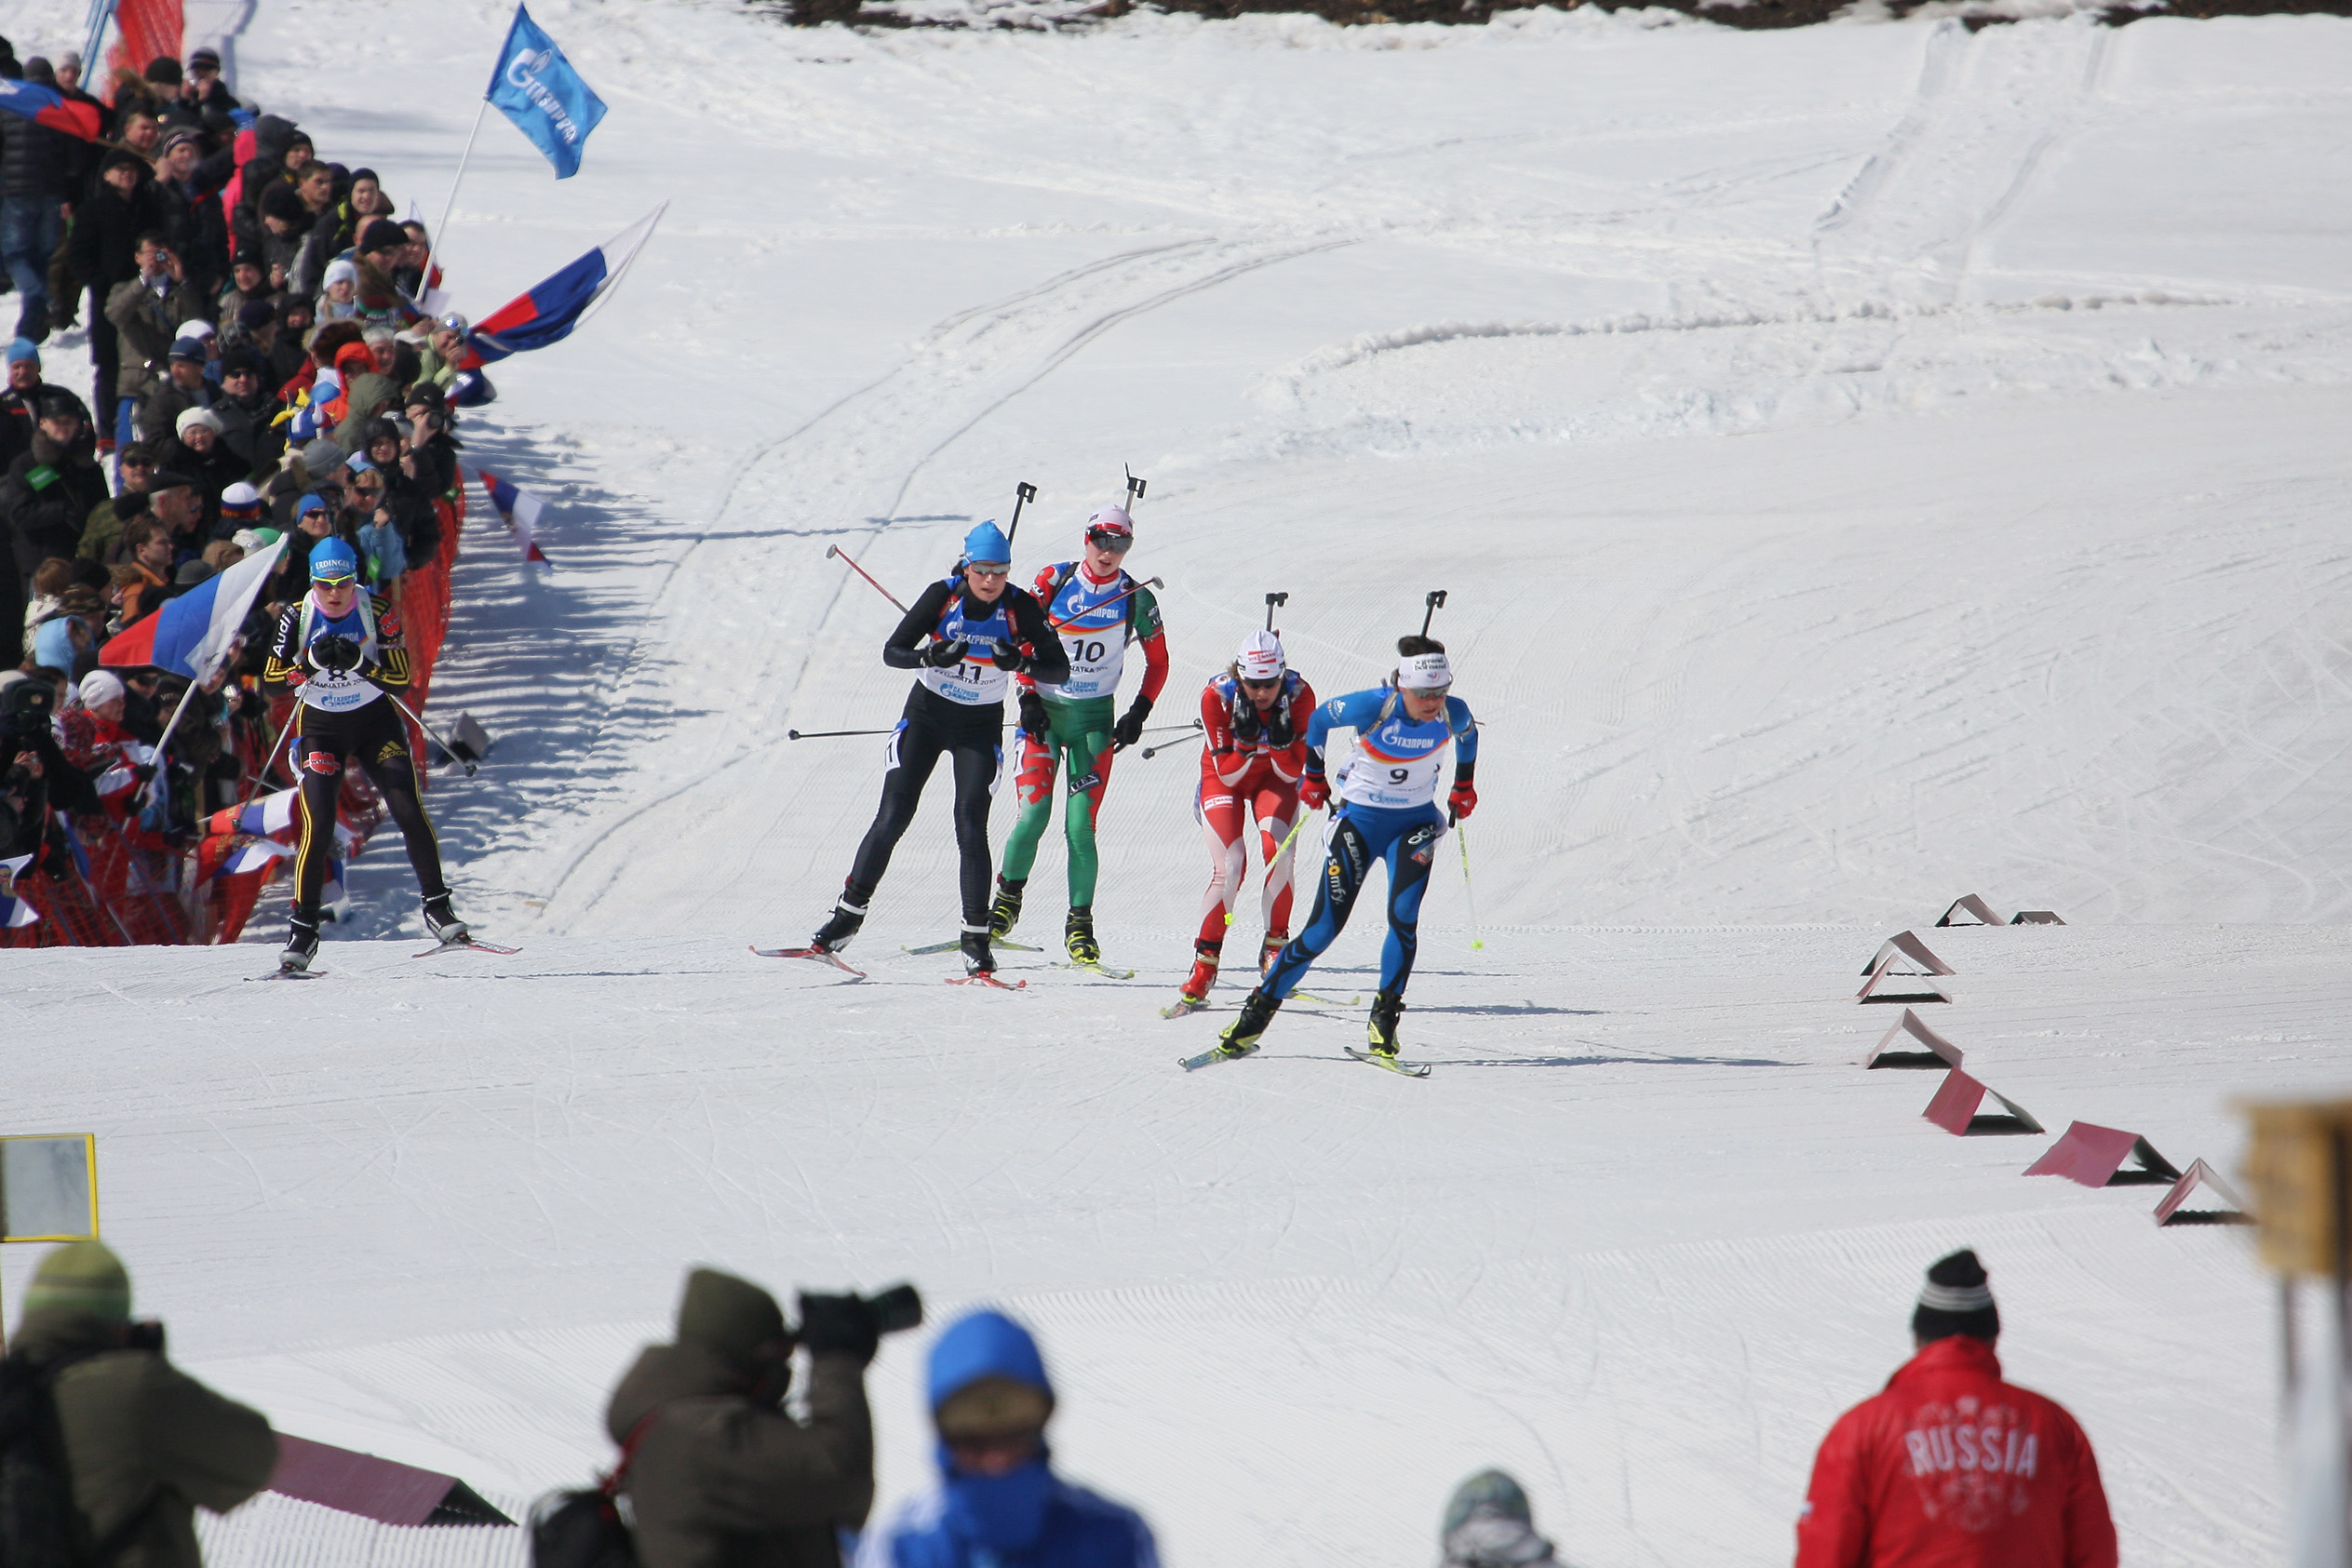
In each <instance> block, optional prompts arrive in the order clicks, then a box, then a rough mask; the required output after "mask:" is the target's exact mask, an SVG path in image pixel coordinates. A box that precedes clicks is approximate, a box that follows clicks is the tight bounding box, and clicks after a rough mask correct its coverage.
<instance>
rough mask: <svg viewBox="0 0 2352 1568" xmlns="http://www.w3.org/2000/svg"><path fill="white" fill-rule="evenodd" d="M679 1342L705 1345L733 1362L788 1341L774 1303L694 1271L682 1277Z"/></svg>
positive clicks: (748, 1285)
mask: <svg viewBox="0 0 2352 1568" xmlns="http://www.w3.org/2000/svg"><path fill="white" fill-rule="evenodd" d="M678 1337H679V1339H681V1340H691V1341H692V1342H693V1343H694V1344H697V1345H707V1346H709V1347H711V1348H712V1349H714V1350H716V1351H718V1352H719V1354H720V1355H722V1356H725V1357H727V1358H729V1359H730V1360H739V1361H740V1360H749V1359H750V1356H751V1353H752V1352H753V1351H754V1350H756V1349H758V1348H759V1347H760V1346H762V1345H766V1344H768V1343H770V1342H771V1341H773V1340H778V1339H789V1338H790V1337H791V1333H790V1331H789V1330H787V1329H786V1327H785V1326H784V1310H783V1308H781V1307H778V1306H777V1305H776V1298H775V1297H773V1296H772V1295H770V1294H769V1293H767V1292H765V1291H763V1290H761V1289H760V1288H759V1286H757V1285H755V1284H753V1283H752V1282H751V1281H750V1280H738V1279H736V1278H735V1277H734V1276H733V1275H732V1274H721V1273H719V1271H718V1270H717V1269H715V1268H697V1269H694V1270H693V1271H692V1272H691V1273H689V1274H688V1275H687V1276H686V1293H685V1295H684V1296H683V1297H682V1298H680V1299H679V1304H678Z"/></svg>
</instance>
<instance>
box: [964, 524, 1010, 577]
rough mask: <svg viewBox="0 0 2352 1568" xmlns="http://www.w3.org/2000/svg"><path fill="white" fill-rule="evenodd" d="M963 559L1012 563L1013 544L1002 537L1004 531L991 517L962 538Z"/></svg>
mask: <svg viewBox="0 0 2352 1568" xmlns="http://www.w3.org/2000/svg"><path fill="white" fill-rule="evenodd" d="M963 558H964V559H965V560H967V561H1002V562H1004V563H1005V564H1006V565H1007V566H1010V565H1011V564H1012V562H1013V542H1012V541H1011V540H1009V539H1007V538H1005V537H1004V530H1003V529H1001V528H999V527H997V526H996V519H995V518H993V517H991V518H989V519H988V521H987V522H985V523H982V524H981V525H980V526H979V527H978V528H976V529H973V530H972V531H971V532H970V533H967V534H965V535H964V536H963Z"/></svg>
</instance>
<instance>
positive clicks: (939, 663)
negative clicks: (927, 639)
mask: <svg viewBox="0 0 2352 1568" xmlns="http://www.w3.org/2000/svg"><path fill="white" fill-rule="evenodd" d="M971 647H972V645H971V644H970V643H968V642H934V643H933V644H932V645H931V646H930V647H929V648H926V649H924V650H922V662H923V663H926V664H929V665H930V666H931V667H932V668H933V669H934V670H944V669H946V668H947V667H948V665H949V664H961V663H963V656H964V654H965V652H966V651H968V650H970V649H971Z"/></svg>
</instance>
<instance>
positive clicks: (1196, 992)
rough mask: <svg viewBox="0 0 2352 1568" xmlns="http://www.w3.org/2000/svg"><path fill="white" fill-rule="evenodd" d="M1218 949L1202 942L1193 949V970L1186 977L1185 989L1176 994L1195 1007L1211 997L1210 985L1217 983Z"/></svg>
mask: <svg viewBox="0 0 2352 1568" xmlns="http://www.w3.org/2000/svg"><path fill="white" fill-rule="evenodd" d="M1216 960H1217V949H1216V948H1215V947H1212V946H1210V945H1208V944H1207V943H1205V942H1203V943H1200V944H1198V945H1195V946H1194V947H1193V949H1192V972H1191V973H1190V974H1188V975H1186V976H1185V977H1184V986H1183V989H1181V990H1179V991H1178V992H1177V993H1176V995H1177V997H1179V998H1181V999H1183V1000H1184V1001H1187V1002H1189V1003H1190V1004H1191V1005H1193V1006H1194V1007H1198V1006H1200V1005H1201V1004H1202V1003H1203V1002H1205V1001H1207V1000H1208V999H1209V987H1210V986H1212V985H1216Z"/></svg>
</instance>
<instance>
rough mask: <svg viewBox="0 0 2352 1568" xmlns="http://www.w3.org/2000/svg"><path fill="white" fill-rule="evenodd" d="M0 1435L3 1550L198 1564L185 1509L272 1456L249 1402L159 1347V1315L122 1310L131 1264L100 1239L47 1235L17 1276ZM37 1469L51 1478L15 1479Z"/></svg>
mask: <svg viewBox="0 0 2352 1568" xmlns="http://www.w3.org/2000/svg"><path fill="white" fill-rule="evenodd" d="M44 1406H53V1408H54V1410H55V1421H54V1424H52V1423H51V1422H50V1421H49V1420H48V1419H47V1416H48V1411H47V1410H46V1409H44V1408H43V1407H44ZM0 1441H4V1442H5V1457H6V1468H7V1474H8V1477H9V1480H10V1481H11V1482H12V1483H13V1484H12V1485H11V1486H10V1487H8V1488H7V1489H5V1491H4V1492H0V1556H6V1557H8V1558H9V1560H10V1561H15V1560H16V1555H17V1554H22V1555H23V1556H24V1557H25V1560H26V1561H77V1562H102V1563H108V1564H112V1565H114V1568H202V1564H203V1561H204V1557H203V1554H202V1553H201V1552H200V1551H199V1550H198V1549H197V1546H196V1532H195V1517H194V1516H195V1510H196V1509H197V1508H208V1509H210V1510H211V1511H212V1512H214V1513H226V1512H228V1511H229V1510H230V1509H231V1508H235V1507H236V1506H237V1505H238V1504H240V1503H242V1502H244V1501H245V1500H246V1499H247V1498H249V1497H250V1496H252V1495H253V1494H255V1493H257V1492H259V1491H261V1490H262V1488H263V1487H265V1486H267V1485H268V1484H269V1481H270V1474H271V1472H272V1471H273V1470H275V1469H276V1467H277V1438H276V1435H275V1434H274V1433H272V1432H271V1430H270V1424H269V1422H268V1421H267V1420H266V1419H264V1418H263V1417H262V1414H261V1413H259V1412H258V1411H253V1410H249V1409H247V1408H246V1407H245V1406H244V1405H241V1404H237V1403H235V1401H233V1400H226V1399H223V1398H222V1396H220V1395H219V1394H216V1393H214V1392H213V1391H212V1390H211V1389H209V1388H208V1387H205V1386H204V1385H203V1384H201V1383H198V1382H197V1381H196V1380H195V1378H193V1377H190V1376H189V1375H188V1374H186V1373H184V1372H181V1370H180V1369H179V1368H177V1367H175V1366H173V1365H172V1364H171V1363H170V1361H168V1360H166V1359H165V1358H164V1334H163V1325H162V1324H161V1323H154V1322H146V1323H136V1322H133V1321H131V1317H130V1276H129V1274H128V1272H126V1271H125V1270H124V1268H123V1265H122V1260H121V1259H119V1258H117V1257H116V1256H115V1255H114V1253H113V1251H112V1250H111V1249H109V1248H108V1247H107V1246H106V1245H105V1244H104V1243H103V1242H101V1241H72V1242H68V1243H67V1244H66V1245H64V1246H62V1247H60V1248H58V1249H57V1250H56V1251H55V1252H52V1253H49V1255H48V1256H47V1257H45V1258H43V1259H42V1260H41V1266H40V1267H39V1269H38V1270H37V1271H35V1272H34V1276H33V1282H32V1283H31V1284H30V1285H29V1286H27V1287H26V1289H25V1293H24V1312H23V1316H22V1317H21V1318H20V1320H19V1321H18V1324H17V1333H16V1338H15V1339H14V1341H12V1342H11V1343H10V1345H9V1347H8V1355H7V1360H0ZM40 1480H47V1481H50V1482H52V1484H51V1485H48V1486H43V1485H39V1484H28V1482H35V1481H40ZM44 1537H46V1538H47V1539H44ZM60 1537H61V1538H60ZM76 1537H78V1538H79V1540H80V1542H81V1543H82V1544H83V1546H84V1551H83V1552H81V1553H78V1554H73V1555H70V1556H69V1555H68V1554H67V1553H66V1552H65V1551H64V1550H63V1549H62V1548H65V1547H66V1546H67V1545H68V1543H70V1542H72V1541H74V1539H75V1538H76ZM44 1546H50V1547H51V1548H52V1549H53V1550H54V1552H55V1555H48V1554H45V1553H41V1552H39V1549H38V1548H41V1547H44Z"/></svg>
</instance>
